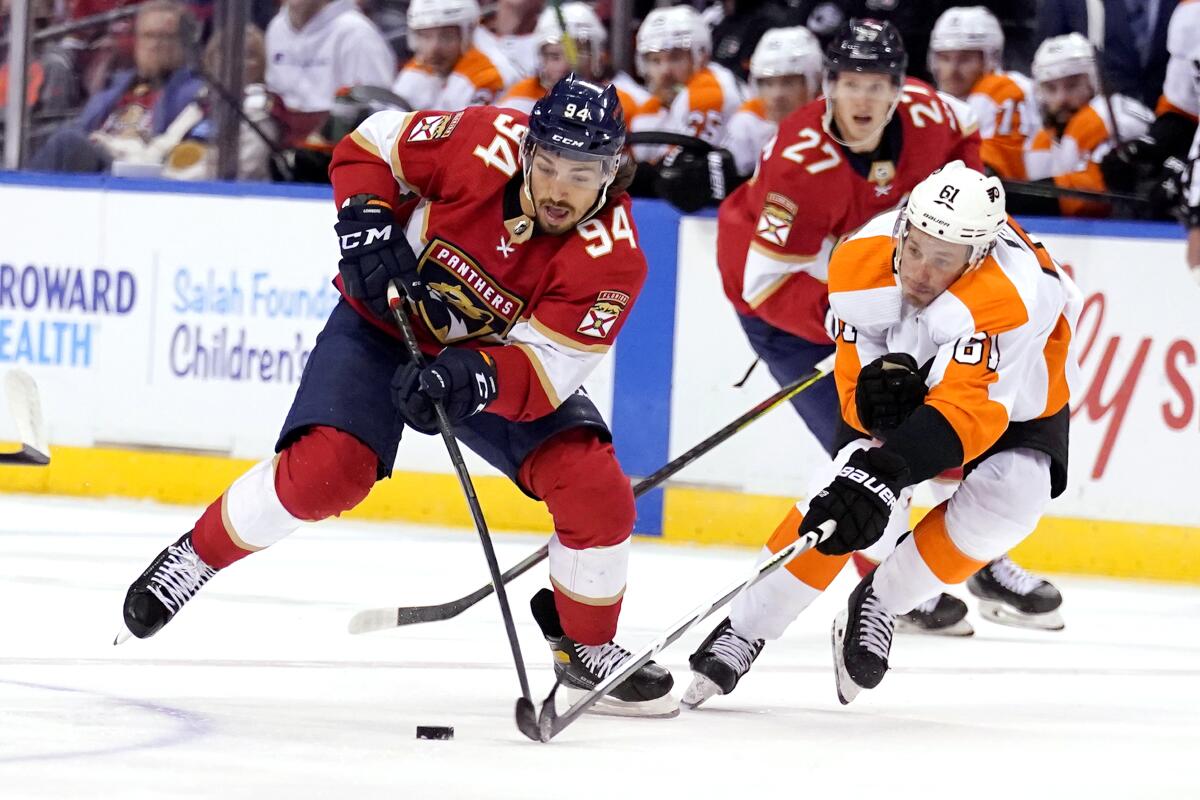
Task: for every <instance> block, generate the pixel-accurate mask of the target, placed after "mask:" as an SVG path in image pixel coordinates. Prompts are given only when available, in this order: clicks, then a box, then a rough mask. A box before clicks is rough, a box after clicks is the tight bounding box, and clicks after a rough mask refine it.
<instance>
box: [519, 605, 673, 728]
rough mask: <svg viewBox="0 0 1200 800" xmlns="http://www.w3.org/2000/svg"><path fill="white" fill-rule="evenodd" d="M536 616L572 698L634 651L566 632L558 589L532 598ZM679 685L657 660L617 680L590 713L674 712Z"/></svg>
mask: <svg viewBox="0 0 1200 800" xmlns="http://www.w3.org/2000/svg"><path fill="white" fill-rule="evenodd" d="M529 605H530V608H532V610H533V617H534V619H536V620H537V623H538V626H539V627H540V628H541V629H542V634H543V635H544V636H545V637H546V641H547V642H548V643H549V644H550V652H551V653H552V654H553V656H554V676H555V678H556V679H557V680H558V682H559V683H561V684H562V686H563V688H565V689H566V691H567V699H568V700H569V701H570V702H572V703H574V702H575V701H576V700H578V699H579V698H581V697H583V696H584V695H585V694H587V693H588V692H589V691H590V690H591V689H592V688H593V687H594V686H595V685H596V684H597V683H599V682H600V681H602V680H604V679H605V678H606V677H608V675H609V674H610V673H611V672H613V671H614V670H615V669H617V668H618V667H620V666H621V664H623V663H624V662H625V661H626V660H628V659H629V657H630V656H632V655H633V654H632V653H630V652H629V651H628V650H626V649H625V648H624V647H621V646H620V645H619V644H617V643H616V642H612V641H609V642H605V643H604V644H599V645H587V644H580V643H579V642H576V641H574V640H573V639H571V637H569V636H567V635H566V634H565V633H564V632H563V629H562V625H561V624H560V622H559V619H558V610H557V609H556V608H555V606H554V592H552V591H550V590H549V589H542V590H540V591H539V592H538V593H537V594H535V595H534V596H533V599H532V600H531V601H530V603H529ZM674 685H675V681H674V679H673V678H672V677H671V673H670V672H668V671H667V669H666V668H665V667H662V666H659V665H658V664H656V663H655V662H653V661H648V662H646V663H645V664H643V665H642V666H641V667H640V668H639V669H638V670H637V672H635V673H633V674H632V675H630V676H629V677H628V678H627V679H625V680H624V681H623V682H622V683H620V684H618V685H617V686H614V687H613V688H612V690H611V691H609V693H608V694H607V695H605V696H604V697H602V698H601V699H600V700H599V701H597V703H596V704H595V705H594V706H592V708H591V709H590V712H591V713H596V714H611V715H614V716H622V717H674V716H677V715H678V714H679V703H678V702H677V701H676V700H675V698H674V697H672V696H671V689H672V687H673V686H674Z"/></svg>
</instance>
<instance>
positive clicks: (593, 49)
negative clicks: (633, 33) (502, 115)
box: [496, 2, 647, 117]
mask: <svg viewBox="0 0 1200 800" xmlns="http://www.w3.org/2000/svg"><path fill="white" fill-rule="evenodd" d="M562 21H565V22H566V24H567V34H568V35H569V36H570V39H571V42H572V44H573V46H574V47H575V54H574V55H575V63H574V64H573V65H572V63H571V59H570V57H569V56H568V54H567V50H566V47H565V45H564V44H563V28H562V25H561V24H560V20H559V16H558V12H557V11H556V10H555V9H553V8H547V9H545V10H543V11H542V14H541V16H539V17H538V24H537V28H536V29H535V30H534V32H533V38H534V41H535V42H536V43H537V45H538V69H537V74H536V75H534V76H532V77H529V78H525V79H524V80H521V81H518V82H517V83H516V84H515V85H514V86H513V87H512V88H510V89H509V90H508V92H507V93H506V94H505V95H504V97H502V98H500V99H499V100H498V101H497V102H496V105H498V106H504V107H506V108H515V109H517V110H519V111H524V112H525V113H526V114H528V113H529V112H530V111H531V110H532V109H533V104H534V103H536V102H537V101H538V100H541V99H542V98H543V97H545V95H546V92H548V91H549V90H550V87H551V86H553V85H554V84H556V83H558V82H559V80H561V79H562V78H564V77H566V75H567V73H569V72H574V73H575V74H576V75H578V76H579V77H581V78H583V79H584V80H587V81H591V82H593V83H599V84H606V83H610V81H608V80H606V78H605V75H606V72H607V66H608V51H607V49H606V44H607V43H608V32H607V31H606V30H604V24H603V23H601V22H600V18H599V17H597V16H596V12H595V11H593V10H592V7H591V6H589V5H588V4H587V3H579V2H573V3H563V4H562ZM616 89H617V97H618V99H620V101H621V108H622V110H623V111H624V112H625V116H626V117H629V116H632V115H633V113H634V112H635V111H637V109H638V107H639V106H640V105H641V104H642V103H644V102H645V101H646V99H647V98H646V97H641V98H640V99H638V98H635V97H634V96H633V95H630V94H629V93H628V92H626V91H625V90H623V89H622V88H621V87H620V86H617V87H616Z"/></svg>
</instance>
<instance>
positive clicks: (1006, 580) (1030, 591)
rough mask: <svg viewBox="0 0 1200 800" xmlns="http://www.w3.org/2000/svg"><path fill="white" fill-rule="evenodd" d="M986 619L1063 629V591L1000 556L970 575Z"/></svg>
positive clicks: (974, 592)
mask: <svg viewBox="0 0 1200 800" xmlns="http://www.w3.org/2000/svg"><path fill="white" fill-rule="evenodd" d="M967 589H968V591H970V592H971V594H973V595H975V596H976V597H978V598H979V613H980V614H981V615H982V616H983V618H984V619H986V620H990V621H991V622H996V623H999V624H1001V625H1011V626H1013V627H1016V628H1035V629H1038V630H1044V631H1061V630H1062V629H1063V628H1064V627H1065V623H1064V622H1063V618H1062V614H1060V613H1059V608H1060V607H1061V606H1062V593H1061V592H1059V591H1058V589H1057V588H1055V586H1054V584H1052V583H1050V581H1048V580H1045V579H1044V578H1039V577H1038V576H1037V575H1034V574H1032V573H1030V572H1029V571H1027V570H1025V569H1023V568H1022V567H1020V566H1018V565H1017V563H1016V562H1014V561H1013V560H1012V559H1011V558H1009V557H1008V556H1007V555H1003V556H1000V558H997V559H996V560H995V561H993V562H991V563H990V564H988V565H987V566H985V567H984V568H983V569H981V570H979V572H976V573H975V574H974V575H972V576H971V577H970V578H968V579H967Z"/></svg>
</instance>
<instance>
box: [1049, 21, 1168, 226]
mask: <svg viewBox="0 0 1200 800" xmlns="http://www.w3.org/2000/svg"><path fill="white" fill-rule="evenodd" d="M1098 72H1099V70H1098V68H1097V65H1096V56H1095V51H1094V50H1093V49H1092V45H1091V43H1090V42H1088V40H1087V39H1085V38H1083V36H1082V35H1080V34H1078V33H1070V34H1067V35H1066V36H1055V37H1052V38H1050V39H1047V40H1046V41H1044V42H1042V44H1041V46H1039V47H1038V49H1037V53H1035V54H1034V57H1033V80H1034V85H1035V92H1036V95H1037V98H1038V103H1039V104H1040V105H1041V109H1042V125H1043V127H1042V129H1041V130H1040V131H1038V133H1037V134H1036V135H1035V136H1034V138H1033V140H1032V142H1031V143H1030V146H1029V150H1028V151H1027V152H1026V154H1025V172H1026V175H1027V176H1028V177H1029V179H1030V180H1035V181H1036V180H1043V179H1046V178H1053V179H1054V184H1055V185H1056V186H1060V187H1062V188H1067V189H1084V190H1089V191H1094V192H1103V191H1106V190H1107V188H1108V187H1107V184H1106V182H1105V180H1104V175H1103V173H1102V172H1101V170H1100V162H1101V161H1102V160H1103V159H1104V156H1105V155H1106V154H1107V153H1108V152H1109V151H1110V150H1112V148H1113V147H1114V146H1116V145H1117V144H1118V143H1119V142H1121V141H1124V140H1126V139H1132V138H1134V137H1138V136H1144V135H1145V134H1146V131H1147V130H1148V129H1149V127H1150V123H1151V122H1153V120H1154V115H1153V114H1152V113H1151V112H1150V109H1148V108H1146V107H1145V106H1143V105H1142V104H1141V103H1139V102H1138V101H1137V100H1134V99H1132V98H1130V97H1126V96H1124V95H1120V94H1114V95H1111V96H1106V95H1104V94H1103V93H1101V92H1100V89H1099V86H1100V78H1099V75H1098ZM1058 207H1059V209H1060V211H1061V212H1062V213H1063V214H1067V215H1070V216H1087V217H1103V216H1108V215H1109V214H1110V213H1111V210H1112V209H1111V206H1110V205H1109V204H1107V203H1100V202H1096V201H1093V200H1086V199H1079V198H1074V197H1060V198H1059V200H1058Z"/></svg>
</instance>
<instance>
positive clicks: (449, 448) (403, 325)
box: [387, 282, 533, 704]
mask: <svg viewBox="0 0 1200 800" xmlns="http://www.w3.org/2000/svg"><path fill="white" fill-rule="evenodd" d="M387 298H388V306H389V307H390V308H391V310H392V316H393V317H394V318H395V319H396V324H397V325H398V326H400V335H401V336H403V337H404V346H405V347H407V348H408V354H409V357H411V358H412V360H413V363H414V364H416V365H417V366H418V367H424V366H425V356H424V355H423V354H422V353H421V348H420V347H419V346H418V345H417V335H416V334H415V333H414V332H413V329H412V323H411V322H409V321H408V312H407V311H406V310H405V308H404V301H403V300H402V299H401V295H400V290H399V289H398V288H396V284H395V282H392V283H389V284H388V292H387ZM433 411H434V414H436V415H437V424H438V431H439V432H440V433H441V434H442V441H443V442H445V443H446V452H448V453H449V454H450V461H451V462H453V464H454V472H455V474H457V475H458V482H459V483H460V484H461V485H462V490H463V494H464V495H465V496H466V498H467V505H468V506H469V507H470V509H471V517H472V518H473V519H474V520H475V530H476V531H478V533H479V543H480V544H482V545H483V555H484V557H485V558H486V559H487V564H488V573H489V574H490V575H491V576H492V585H493V586H494V587H495V588H496V600H497V601H499V603H500V615H501V616H502V617H504V630H505V632H506V633H507V634H508V644H509V647H510V648H511V649H512V655H513V662H514V663H515V664H516V667H517V680H518V681H520V683H521V698H520V699H519V700H518V701H517V702H518V704H520V703H522V702H524V703H527V704H532V703H533V701H532V700H531V699H530V693H529V678H528V677H527V676H526V675H525V659H524V658H522V657H521V643H520V642H518V641H517V627H516V624H515V623H514V622H513V615H512V608H510V607H509V605H508V593H507V592H505V591H504V581H503V580H502V579H501V578H500V564H499V563H498V562H497V561H496V550H495V548H493V547H492V537H491V536H490V535H489V534H488V529H487V521H486V520H484V518H483V509H482V508H481V507H480V505H479V498H478V497H476V496H475V485H474V484H473V483H472V482H471V474H470V473H469V472H467V465H466V462H464V461H463V456H462V451H461V450H459V448H458V440H457V439H455V438H454V432H453V431H452V430H451V429H450V420H449V418H448V417H447V416H446V409H445V408H444V407H443V406H442V404H441V402H440V401H437V400H435V401H434V402H433Z"/></svg>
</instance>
